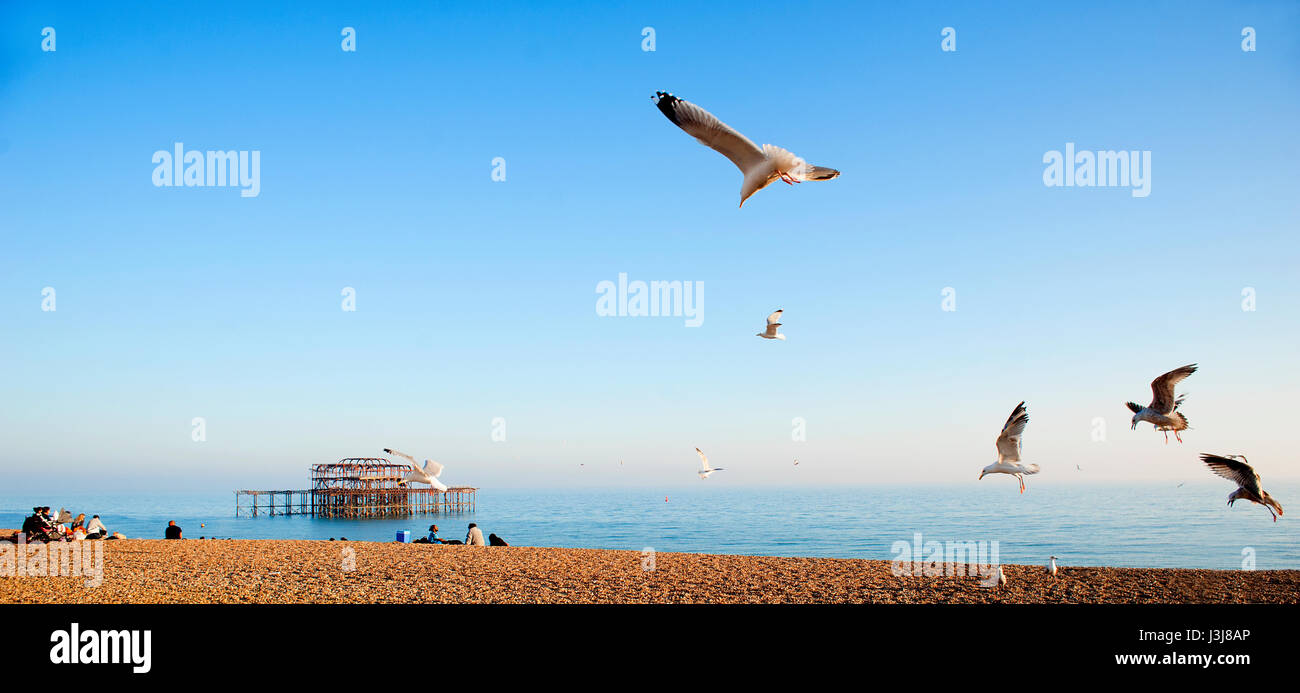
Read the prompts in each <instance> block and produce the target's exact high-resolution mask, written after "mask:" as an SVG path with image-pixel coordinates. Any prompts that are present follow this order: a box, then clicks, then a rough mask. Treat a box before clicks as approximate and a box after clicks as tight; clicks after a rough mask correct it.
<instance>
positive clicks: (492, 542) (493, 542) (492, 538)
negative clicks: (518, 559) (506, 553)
mask: <svg viewBox="0 0 1300 693" xmlns="http://www.w3.org/2000/svg"><path fill="white" fill-rule="evenodd" d="M488 546H510V545H509V544H507V543H506V540H505V539H502V538H501V537H498V536H497V535H495V534H489V535H488Z"/></svg>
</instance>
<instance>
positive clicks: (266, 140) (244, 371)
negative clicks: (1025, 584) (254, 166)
mask: <svg viewBox="0 0 1300 693" xmlns="http://www.w3.org/2000/svg"><path fill="white" fill-rule="evenodd" d="M743 8H744V11H740V9H739V6H737V5H728V4H720V3H715V4H710V5H708V6H707V7H700V6H698V5H691V6H686V5H684V6H682V7H677V8H673V7H664V6H658V5H654V4H632V3H620V4H611V3H585V4H574V3H565V4H564V5H560V4H559V3H555V4H551V3H510V2H501V3H491V4H488V5H484V4H481V3H424V2H421V3H385V4H384V6H383V7H374V6H371V5H369V4H366V3H321V4H313V6H311V7H307V6H301V7H300V6H295V5H287V6H284V7H278V8H275V7H270V8H268V7H266V6H265V4H263V3H222V4H213V5H203V4H191V3H186V4H184V5H183V6H176V5H169V4H143V3H142V4H129V5H126V6H116V5H114V6H106V5H103V4H98V3H53V2H44V3H42V2H34V3H5V4H3V5H2V6H0V16H2V17H3V21H0V232H2V233H3V252H2V253H0V335H2V336H3V339H0V369H2V371H0V375H2V377H3V391H4V396H3V397H0V470H3V471H5V473H6V474H8V481H9V483H12V484H13V488H15V489H21V488H31V489H43V488H48V486H49V484H50V479H51V476H50V475H51V474H55V473H57V472H58V470H66V469H69V468H74V469H75V468H84V469H92V470H95V472H96V477H97V478H96V479H95V480H94V481H76V482H67V483H73V484H74V485H75V484H76V483H82V484H84V486H85V488H88V489H96V488H105V487H108V488H115V487H120V488H137V487H140V488H149V489H157V490H168V489H173V488H175V489H182V488H186V489H188V488H214V489H223V490H224V489H231V488H237V487H238V488H286V487H300V486H303V485H304V484H305V483H306V472H305V470H306V467H307V465H308V464H311V463H316V462H325V461H333V460H336V459H338V458H342V457H350V456H365V455H378V454H381V453H380V449H381V448H383V447H394V448H397V449H404V450H406V451H407V452H411V453H413V454H415V455H417V456H419V457H422V458H423V457H433V458H435V459H438V460H439V461H441V462H442V463H443V464H445V465H446V466H447V472H446V474H445V475H444V479H445V480H447V481H448V482H450V483H456V484H460V483H464V484H472V485H478V486H482V487H491V486H534V485H579V486H581V485H636V484H640V485H658V486H663V485H675V484H691V483H695V484H698V483H699V482H698V480H696V479H695V477H694V475H693V474H692V471H693V469H694V467H695V464H696V458H695V455H694V452H693V448H694V447H696V446H699V447H702V448H704V449H705V451H706V452H708V453H709V455H710V457H711V458H712V459H713V461H714V462H715V464H717V465H719V466H725V467H727V468H728V471H727V472H726V473H724V474H719V475H715V476H714V477H713V478H712V479H710V480H709V483H715V482H716V483H722V484H727V485H741V484H787V483H795V484H861V483H871V482H873V481H880V480H883V481H890V482H912V481H944V482H952V481H965V480H967V479H969V480H970V482H971V483H975V477H976V476H977V475H978V472H979V468H980V467H982V466H984V465H985V464H988V463H990V462H992V461H993V459H994V457H993V439H994V437H995V436H996V434H997V432H998V429H999V427H1000V426H1001V424H1002V422H1003V421H1004V420H1005V418H1006V416H1007V414H1008V413H1010V411H1011V409H1012V407H1013V406H1014V405H1015V404H1016V403H1017V402H1019V401H1020V400H1022V399H1024V400H1027V401H1028V406H1029V409H1030V415H1031V424H1030V426H1029V429H1028V432H1027V434H1026V438H1025V458H1026V460H1027V461H1032V462H1038V463H1039V464H1041V465H1042V466H1043V469H1044V472H1043V474H1042V475H1040V477H1039V478H1040V479H1042V480H1043V481H1045V482H1068V481H1070V480H1071V479H1072V478H1078V477H1077V476H1075V477H1071V476H1069V474H1067V472H1069V473H1076V470H1075V465H1076V464H1077V465H1080V466H1082V467H1083V468H1084V469H1085V470H1087V473H1088V474H1089V478H1090V479H1091V480H1103V481H1121V480H1125V479H1130V478H1143V479H1152V480H1160V479H1179V480H1182V479H1184V478H1194V477H1195V475H1198V474H1202V473H1204V472H1202V471H1201V470H1199V469H1198V465H1199V463H1198V462H1196V454H1197V453H1199V452H1203V451H1204V452H1221V453H1238V452H1240V453H1246V454H1248V455H1249V456H1250V458H1251V460H1252V462H1254V463H1255V464H1256V466H1257V468H1258V469H1259V470H1260V472H1261V473H1262V474H1264V475H1265V477H1266V478H1268V477H1295V476H1297V474H1300V472H1298V471H1297V468H1296V466H1295V464H1294V453H1293V451H1294V446H1293V445H1292V432H1293V427H1292V425H1291V420H1292V419H1293V416H1292V413H1291V410H1292V408H1291V402H1290V400H1291V399H1292V393H1294V391H1295V389H1296V387H1297V385H1300V374H1297V371H1296V369H1295V367H1294V365H1293V364H1292V361H1291V359H1292V358H1293V357H1294V354H1295V352H1296V346H1295V345H1296V343H1297V341H1298V338H1300V330H1298V329H1297V313H1298V311H1297V305H1298V304H1297V301H1298V300H1300V288H1298V286H1297V278H1296V274H1295V268H1296V266H1297V260H1298V259H1300V253H1298V251H1300V241H1297V234H1296V231H1297V226H1298V224H1297V222H1298V221H1300V195H1296V193H1295V189H1296V185H1295V184H1296V178H1297V176H1296V173H1295V162H1296V161H1297V156H1298V155H1300V144H1298V143H1297V141H1296V139H1295V137H1294V131H1295V123H1296V122H1298V117H1300V38H1297V37H1300V9H1297V6H1296V5H1295V4H1294V3H1289V2H1261V3H1248V4H1242V5H1232V4H1228V3H1195V4H1189V3H1144V4H1142V5H1141V6H1140V7H1129V6H1127V5H1126V4H1125V3H1090V4H1089V5H1088V9H1086V10H1084V9H1070V8H1066V7H1050V8H1049V7H1042V6H1041V5H1040V4H1038V3H1010V4H1003V5H999V6H996V7H995V6H983V7H977V6H975V5H973V4H971V3H949V4H943V3H940V4H934V3H926V4H924V5H922V4H919V3H918V4H909V5H906V6H902V7H895V6H893V5H892V4H883V3H882V4H879V5H877V4H867V3H846V4H843V5H830V4H822V3H819V4H817V5H815V6H811V7H810V6H807V5H799V4H792V3H775V2H773V3H757V4H755V3H745V5H744V6H743ZM47 26H49V27H53V28H55V30H56V32H57V33H56V37H57V44H56V45H57V50H56V51H54V52H44V51H42V50H41V38H42V37H41V32H42V29H43V28H44V27H47ZM345 26H351V27H355V29H356V31H357V50H356V51H355V52H344V51H343V50H341V48H340V42H341V40H342V39H341V36H340V31H341V29H342V28H343V27H345ZM647 26H649V27H654V29H655V37H656V46H655V47H656V50H655V51H654V52H645V51H643V50H642V28H643V27H647ZM1246 26H1250V27H1254V28H1255V30H1256V35H1257V50H1256V51H1254V52H1244V51H1243V50H1242V49H1241V41H1242V38H1241V31H1242V28H1243V27H1246ZM944 27H953V28H955V29H956V31H957V50H956V51H955V52H944V51H942V50H941V49H940V42H941V39H942V37H941V36H940V31H941V30H942V29H943V28H944ZM656 89H664V90H667V91H672V92H673V93H675V94H677V95H679V96H681V97H683V98H686V99H689V100H691V101H693V102H695V103H697V104H699V105H701V106H703V107H704V108H707V109H709V110H710V111H712V112H713V113H714V114H716V115H717V116H718V117H719V118H721V119H722V120H723V121H725V122H727V123H728V124H730V125H732V126H734V127H736V128H737V129H739V130H740V131H742V132H744V133H746V134H747V135H749V136H750V137H751V138H752V139H754V140H755V141H756V142H758V143H760V144H761V143H766V142H770V143H773V144H778V145H780V146H783V147H786V148H788V149H791V150H793V151H794V152H796V153H798V154H800V155H802V156H804V157H805V158H807V159H808V160H809V161H811V162H813V163H817V164H823V165H827V166H833V167H835V168H837V169H840V170H841V171H842V172H843V175H842V176H841V177H840V178H839V179H837V180H834V181H831V182H827V183H810V184H806V185H801V186H797V187H795V188H788V187H787V186H784V185H775V186H772V187H771V188H769V189H767V190H763V191H761V192H759V193H758V194H757V195H755V196H754V197H753V198H752V199H751V200H749V202H748V203H747V204H746V205H745V208H744V209H737V207H736V204H737V202H738V191H739V187H740V174H739V172H738V171H737V170H736V169H735V168H734V167H733V166H732V165H731V163H730V162H728V161H727V160H726V159H724V158H723V157H721V156H719V155H718V154H716V153H714V152H711V151H709V150H708V149H706V148H704V147H701V146H699V145H698V144H696V143H695V142H693V141H692V140H691V138H689V137H688V136H686V135H685V134H684V133H682V132H681V131H679V130H678V129H677V128H675V127H674V126H673V125H672V124H671V123H669V122H668V121H667V120H666V119H665V118H664V117H663V116H662V115H661V114H660V113H659V112H658V111H657V110H656V109H655V108H654V107H653V105H652V104H651V102H650V99H649V97H650V95H651V94H652V93H653V92H654V91H655V90H656ZM176 142H183V143H184V144H185V146H186V147H187V148H188V149H199V150H208V149H214V150H215V149H220V150H232V149H233V150H258V151H260V153H261V154H260V156H261V171H260V173H261V176H260V178H261V180H260V184H261V191H260V195H259V196H257V197H255V198H243V197H241V196H240V195H239V193H238V191H237V190H236V189H233V188H215V187H214V188H185V187H170V188H167V187H155V186H154V185H152V183H151V174H152V172H153V168H154V165H153V163H152V162H151V157H152V155H153V153H154V152H155V151H157V150H171V149H172V147H173V146H174V144H175V143H176ZM1067 142H1073V143H1075V146H1076V148H1078V149H1089V150H1139V151H1140V150H1150V151H1151V152H1152V155H1151V156H1152V162H1153V163H1152V186H1151V194H1150V196H1148V197H1145V198H1135V197H1133V196H1131V194H1130V192H1129V191H1128V189H1124V188H1093V189H1089V188H1048V187H1045V186H1044V185H1043V182H1042V173H1043V168H1044V164H1043V163H1042V161H1043V156H1044V154H1045V153H1046V152H1048V151H1052V150H1062V149H1063V148H1064V147H1065V144H1066V143H1067ZM495 157H502V158H504V159H505V161H506V173H507V175H506V180H505V181H504V182H494V181H493V180H492V178H491V173H492V165H491V161H492V160H493V159H494V158H495ZM620 272H626V273H627V274H628V275H629V277H630V278H631V279H641V280H646V281H649V280H682V281H692V282H702V283H703V285H704V287H705V296H704V304H703V307H704V321H703V324H702V325H701V326H700V327H697V328H688V327H685V326H684V325H683V320H682V319H681V318H672V317H662V318H661V317H638V318H630V317H629V318H602V317H599V316H597V315H596V312H595V301H596V294H595V287H596V285H597V284H598V283H599V282H601V281H604V280H616V279H617V276H618V274H619V273H620ZM47 286H48V287H53V288H54V289H55V290H56V292H57V293H56V296H57V310H56V311H53V312H46V311H42V310H41V300H42V295H41V291H42V289H43V288H44V287H47ZM343 287H354V288H355V290H356V294H357V298H356V304H357V310H356V311H355V312H345V311H343V310H341V309H340V302H341V297H340V292H341V290H342V289H343ZM944 287H953V288H954V289H955V290H956V292H957V310H956V311H954V312H944V311H942V310H941V309H940V306H941V294H940V292H941V291H942V289H943V288H944ZM1245 287H1252V288H1254V289H1255V291H1256V296H1257V299H1256V300H1257V310H1255V311H1253V312H1246V311H1243V310H1242V309H1241V302H1242V290H1243V288H1245ZM775 308H783V309H785V311H786V312H785V315H784V319H783V322H784V325H785V326H784V327H783V331H785V332H786V333H787V334H788V336H789V339H788V341H786V342H770V341H767V340H760V339H758V338H756V337H755V336H754V333H755V332H757V331H759V329H761V327H762V324H763V319H764V317H765V316H766V315H767V313H769V312H770V311H771V310H773V309H775ZM1191 362H1197V363H1199V364H1200V365H1201V370H1200V372H1198V373H1197V374H1195V375H1194V376H1192V378H1190V379H1189V380H1187V381H1185V382H1184V383H1183V386H1182V388H1181V389H1182V390H1184V391H1187V392H1189V393H1191V396H1190V397H1189V399H1188V401H1187V404H1186V405H1185V411H1186V414H1187V416H1188V417H1189V419H1190V420H1191V423H1192V426H1193V427H1194V429H1195V430H1193V431H1190V432H1188V434H1187V435H1185V436H1184V438H1185V439H1186V440H1187V443H1186V444H1185V445H1182V446H1178V445H1174V444H1171V445H1169V446H1165V445H1164V444H1163V442H1162V440H1163V437H1162V436H1161V435H1159V434H1156V433H1153V432H1152V430H1151V428H1150V426H1146V425H1144V426H1143V427H1141V428H1140V429H1139V430H1138V431H1136V432H1133V431H1130V430H1129V427H1128V419H1129V413H1128V411H1127V410H1126V409H1125V408H1124V406H1123V403H1124V402H1125V401H1126V400H1129V399H1133V400H1138V401H1142V402H1145V401H1146V399H1147V398H1148V397H1149V389H1148V387H1147V384H1148V383H1149V382H1150V380H1151V379H1152V378H1153V377H1155V376H1156V375H1159V374H1160V373H1162V372H1164V371H1165V370H1169V369H1171V368H1174V367H1177V366H1180V365H1182V364H1185V363H1191ZM194 417H203V418H204V419H205V420H206V436H207V439H206V441H203V442H195V441H193V440H192V439H191V431H192V428H191V421H192V419H193V418H194ZM496 417H502V418H504V419H505V420H506V440H505V441H504V442H494V441H492V439H491V432H492V426H491V421H492V419H493V418H496ZM795 417H802V418H803V419H805V420H806V421H807V440H806V441H805V442H795V441H792V440H791V429H792V424H791V422H792V419H794V418H795ZM1097 417H1101V418H1103V419H1104V420H1105V426H1106V440H1105V441H1102V442H1094V441H1093V440H1092V433H1093V430H1094V428H1095V424H1094V419H1096V418H1097ZM796 457H797V458H799V459H800V460H801V463H800V466H799V468H798V469H797V470H795V469H794V468H793V465H792V460H793V459H794V458H796ZM620 459H622V460H624V466H623V467H621V468H620V467H619V465H618V460H620ZM580 464H581V465H585V466H582V467H580V466H579V465H580ZM796 471H797V474H796ZM997 481H1006V482H1007V483H1008V484H1012V485H1013V482H1011V481H1010V480H1007V479H995V480H989V479H986V480H985V481H983V482H980V483H986V484H987V483H995V482H997ZM1225 483H1226V482H1225ZM63 484H64V482H60V485H61V486H62V485H63Z"/></svg>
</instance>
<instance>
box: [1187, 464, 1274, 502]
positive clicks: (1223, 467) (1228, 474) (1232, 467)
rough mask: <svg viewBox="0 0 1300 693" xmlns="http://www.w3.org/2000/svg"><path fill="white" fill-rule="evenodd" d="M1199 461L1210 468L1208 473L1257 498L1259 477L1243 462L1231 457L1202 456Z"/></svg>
mask: <svg viewBox="0 0 1300 693" xmlns="http://www.w3.org/2000/svg"><path fill="white" fill-rule="evenodd" d="M1201 461H1202V462H1204V463H1205V466H1207V467H1209V468H1210V471H1212V472H1214V473H1215V474H1218V475H1219V476H1221V477H1223V478H1225V479H1227V480H1228V481H1232V482H1235V483H1236V484H1237V485H1238V486H1240V487H1242V488H1244V489H1246V490H1247V491H1250V492H1251V493H1253V494H1255V497H1256V498H1258V497H1259V495H1260V490H1259V475H1258V474H1256V473H1255V469H1254V468H1253V467H1251V466H1250V465H1249V464H1246V462H1244V461H1243V460H1239V459H1236V458H1233V457H1221V456H1219V455H1210V454H1202V455H1201Z"/></svg>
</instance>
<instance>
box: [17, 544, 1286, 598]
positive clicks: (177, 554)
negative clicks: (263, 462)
mask: <svg viewBox="0 0 1300 693" xmlns="http://www.w3.org/2000/svg"><path fill="white" fill-rule="evenodd" d="M9 533H10V532H7V531H0V535H5V534H9ZM83 543H86V544H89V543H91V542H83ZM98 543H101V544H102V545H103V547H104V552H103V580H102V584H100V585H99V586H96V587H86V586H84V582H85V579H84V578H81V577H13V576H6V577H0V603H22V604H54V603H68V604H77V603H101V604H150V603H185V604H229V603H259V604H370V603H399V604H407V603H456V604H678V603H680V604H819V603H875V604H936V603H938V604H947V603H953V604H997V603H1019V604H1039V603H1047V604H1058V603H1059V604H1109V603H1114V604H1145V603H1155V604H1184V603H1186V604H1202V603H1229V604H1250V603H1270V604H1279V603H1291V604H1294V603H1297V602H1300V571H1297V570H1261V571H1222V570H1191V569H1140V568H1105V567H1072V566H1067V565H1062V567H1061V570H1060V572H1059V573H1058V575H1057V576H1056V577H1052V576H1050V575H1048V574H1047V573H1046V572H1045V570H1044V568H1043V566H1021V565H1004V566H1003V571H1004V574H1005V575H1006V578H1007V583H1006V584H1004V585H999V586H995V587H985V586H983V585H982V584H981V580H980V579H979V578H977V577H966V576H957V577H946V576H945V577H899V576H895V575H894V574H893V571H892V570H891V568H892V565H891V563H890V562H889V561H877V560H857V559H832V558H777V557H761V556H727V555H710V554H690V553H657V554H655V556H654V560H653V566H650V565H645V566H644V567H643V563H645V561H644V560H643V557H642V555H641V552H639V551H610V550H595V549H563V548H541V547H523V546H518V547H516V546H511V547H467V546H441V545H429V544H399V543H395V542H394V543H379V542H352V541H303V540H262V539H259V540H182V541H166V540H156V539H127V540H120V541H106V542H98ZM6 546H9V547H12V546H14V545H13V544H0V551H3V550H6V549H5V547H6ZM8 550H9V551H10V554H9V555H11V556H12V555H14V554H13V553H12V549H8ZM29 550H30V548H29ZM645 568H652V569H645ZM9 574H10V575H12V572H11V573H9Z"/></svg>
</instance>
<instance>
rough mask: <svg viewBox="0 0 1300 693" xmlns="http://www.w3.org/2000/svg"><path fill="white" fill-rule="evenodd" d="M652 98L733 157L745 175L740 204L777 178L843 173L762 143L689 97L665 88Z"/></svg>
mask: <svg viewBox="0 0 1300 693" xmlns="http://www.w3.org/2000/svg"><path fill="white" fill-rule="evenodd" d="M650 100H651V101H653V102H654V103H655V105H656V106H658V107H659V110H660V112H662V113H663V114H664V115H665V116H667V117H668V120H671V121H672V122H673V125H676V126H677V127H679V128H681V129H683V130H685V131H686V134H688V135H690V136H691V137H694V138H695V139H697V140H699V141H700V144H702V145H704V146H706V147H709V148H710V149H713V150H715V151H717V152H718V153H719V154H722V155H723V156H725V157H727V158H728V159H731V163H733V164H735V165H736V167H737V168H739V169H740V172H741V173H742V174H744V176H745V180H744V181H743V182H742V183H741V185H740V206H741V207H744V206H745V200H748V199H749V196H750V195H753V194H754V193H756V192H758V191H759V190H762V189H763V188H766V187H767V186H768V185H770V184H771V183H772V182H773V181H775V180H778V179H779V180H782V181H785V183H786V184H787V185H793V184H795V183H802V182H804V181H806V180H830V179H832V178H835V177H836V176H838V175H840V172H839V171H836V170H835V169H833V168H826V167H825V166H813V165H811V164H809V163H808V162H806V161H804V160H803V159H802V158H800V157H798V156H795V154H794V153H793V152H789V151H786V150H784V149H782V148H780V147H777V146H774V145H771V144H765V145H763V146H762V147H759V146H758V145H756V144H754V142H753V141H752V140H750V139H749V138H748V137H745V136H744V135H742V134H740V133H739V132H736V131H735V130H733V129H732V128H730V127H728V126H727V125H726V124H725V123H723V122H722V121H720V120H718V119H717V118H715V117H714V116H713V114H712V113H709V112H708V111H706V110H704V109H703V108H700V107H699V106H696V105H695V104H693V103H691V102H690V101H686V100H683V99H679V98H677V97H676V96H673V95H672V94H669V93H667V92H662V91H657V92H655V95H654V96H652V97H650Z"/></svg>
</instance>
